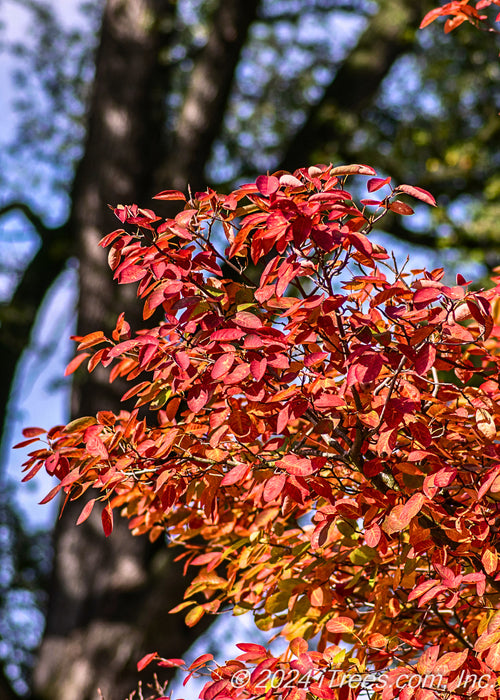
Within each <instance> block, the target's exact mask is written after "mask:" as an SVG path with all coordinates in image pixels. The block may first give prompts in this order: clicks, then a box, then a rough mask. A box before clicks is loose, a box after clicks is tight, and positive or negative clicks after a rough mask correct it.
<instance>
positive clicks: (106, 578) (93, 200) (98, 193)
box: [33, 0, 258, 700]
mask: <svg viewBox="0 0 500 700" xmlns="http://www.w3.org/2000/svg"><path fill="white" fill-rule="evenodd" d="M257 4H258V3H257V0H251V1H246V2H245V3H240V2H239V0H222V1H221V2H220V3H219V6H218V9H217V11H216V12H215V14H214V16H213V30H212V31H211V34H210V39H209V41H208V44H207V46H206V47H205V49H204V50H203V51H202V52H201V54H200V56H199V58H198V64H197V66H196V67H195V70H194V71H193V78H192V81H191V84H190V86H189V87H188V94H189V95H190V99H191V109H190V110H189V114H188V115H186V114H185V113H183V114H181V116H180V119H179V126H178V129H179V128H180V129H181V130H184V132H185V131H186V129H187V128H188V130H189V133H190V141H189V143H186V142H184V144H183V148H184V151H183V155H184V156H186V155H188V152H189V154H190V155H189V163H188V165H187V166H186V167H183V169H182V176H181V178H179V175H177V176H176V177H175V184H176V186H178V187H182V188H184V187H186V184H187V182H188V181H193V180H194V181H195V182H196V183H197V185H198V186H200V187H201V186H203V185H204V176H203V172H204V167H205V163H206V160H207V159H208V156H209V154H210V150H211V145H212V141H213V139H214V138H215V136H216V135H217V133H218V128H220V123H221V116H220V114H221V113H223V112H224V109H225V102H226V100H227V99H228V95H229V91H230V87H231V81H232V79H233V75H234V71H235V66H236V63H237V61H238V59H239V52H240V50H241V47H242V45H243V44H244V41H245V39H246V33H247V29H248V26H249V24H250V23H251V21H253V19H254V18H255V14H256V8H257ZM175 11H176V7H175V2H173V1H172V0H108V2H107V4H106V7H105V11H104V16H103V22H102V33H101V40H100V46H99V50H98V53H97V59H96V73H95V79H94V87H93V96H92V100H91V104H90V111H89V121H88V131H87V140H86V145H85V152H84V156H83V158H82V160H81V162H80V165H79V167H78V170H77V173H76V177H75V181H74V186H73V192H72V208H71V215H70V219H69V222H68V229H69V232H70V234H71V236H72V237H73V239H74V240H75V241H76V242H77V246H78V261H79V286H80V289H79V307H78V334H79V335H84V334H86V333H89V332H91V331H93V330H96V329H108V330H109V329H110V328H113V327H114V324H115V322H116V317H117V315H118V313H119V311H122V310H125V312H126V317H127V320H128V321H129V322H130V323H131V325H132V327H134V326H135V327H136V328H137V324H138V323H140V318H138V317H137V307H138V304H137V302H136V299H135V296H134V289H131V288H130V286H124V287H118V285H116V283H115V282H114V281H113V280H112V274H111V273H110V270H109V267H108V264H107V257H106V253H105V251H103V250H102V248H99V246H98V242H99V240H100V238H101V237H102V236H103V235H104V234H105V233H107V232H109V231H112V230H113V229H114V228H116V227H117V223H118V222H117V221H116V219H115V218H114V216H113V214H112V212H111V211H110V210H109V208H108V206H107V205H108V204H113V205H114V204H118V203H132V202H137V203H139V204H141V205H142V206H147V205H148V201H149V200H150V198H151V196H152V195H153V194H154V193H155V191H158V190H159V189H160V183H159V182H158V179H159V178H158V172H159V170H160V169H162V172H163V173H164V178H165V179H164V183H162V186H163V187H168V186H171V182H172V181H173V179H174V176H173V174H172V173H169V172H168V170H167V171H165V163H166V162H171V163H172V167H174V163H175V154H174V157H173V158H172V157H170V158H168V155H167V143H166V138H165V134H164V124H165V114H164V108H163V105H164V104H165V101H166V94H167V93H168V87H169V71H168V66H167V65H162V63H161V58H162V56H164V55H165V53H166V49H167V48H168V45H169V42H170V40H171V35H172V32H173V31H174V18H175ZM200 76H201V80H202V82H200ZM207 94H208V96H209V100H210V104H211V107H212V113H210V111H207V110H205V108H204V105H205V102H206V98H207ZM188 121H189V127H188V126H187V122H188ZM178 140H179V139H178V138H177V139H175V138H174V139H173V141H174V142H176V141H177V142H178ZM176 145H177V144H176ZM190 149H191V150H190ZM155 180H156V182H155ZM82 377H83V379H82ZM122 393H123V387H120V386H119V385H118V386H115V384H113V385H109V384H108V382H107V379H106V376H105V373H104V372H98V371H96V372H94V373H93V374H92V375H90V376H87V375H85V373H84V372H82V373H80V374H79V376H77V378H76V381H75V384H74V390H73V396H72V415H73V416H77V415H95V413H96V412H97V411H99V410H104V409H110V410H115V411H119V410H120V407H121V406H120V396H121V394H122ZM81 508H82V504H81V503H80V502H79V503H78V505H77V506H76V507H74V506H73V505H72V504H71V503H69V504H68V505H67V506H66V509H65V511H64V514H63V516H62V518H61V519H60V521H59V523H58V525H57V528H56V534H55V558H54V573H53V580H52V585H51V590H50V601H49V610H48V617H47V627H46V632H45V636H44V639H43V642H42V645H41V649H40V653H39V657H38V663H37V665H36V668H35V673H34V683H33V687H34V694H35V696H36V697H37V698H43V699H44V700H45V699H46V700H91V699H92V700H93V699H94V698H96V697H97V689H98V688H99V689H100V690H101V692H102V693H103V695H104V698H105V700H123V698H125V696H127V695H128V694H129V693H130V692H131V691H132V690H134V689H135V688H136V687H137V671H136V662H137V660H138V659H140V658H141V656H142V655H143V654H145V653H147V652H149V651H158V652H159V653H160V654H162V655H163V656H166V657H172V656H175V657H179V656H181V655H182V654H183V653H184V652H185V650H186V649H187V647H188V646H189V645H190V644H191V643H192V641H194V639H195V637H196V636H197V635H198V634H199V633H200V631H201V630H203V625H201V627H200V626H198V627H197V628H196V629H195V630H191V629H189V628H187V627H186V625H185V624H184V622H183V615H182V614H179V615H169V614H168V611H169V610H170V609H171V608H172V607H174V606H175V605H177V604H178V603H179V602H180V601H181V600H182V595H183V593H184V590H185V587H186V582H185V580H183V577H182V573H181V568H180V565H179V564H177V565H175V564H174V563H173V562H172V558H173V556H172V554H171V552H170V551H169V550H167V549H166V548H165V546H164V543H163V542H161V543H160V544H159V545H156V546H152V545H151V544H150V543H149V542H148V541H146V540H145V539H144V538H137V537H132V536H131V535H130V533H129V531H128V523H127V522H126V521H125V520H122V519H120V518H117V519H116V520H115V529H114V531H113V534H112V536H111V537H110V538H109V539H105V538H104V536H103V534H102V526H101V523H100V518H99V514H98V513H97V514H95V516H94V517H92V518H90V519H89V520H88V521H87V522H86V523H84V524H83V525H82V526H80V527H78V528H77V527H75V521H76V519H77V517H78V514H79V513H80V511H81ZM96 510H97V509H96ZM146 675H147V674H144V675H143V676H142V677H143V678H144V677H145V676H146Z"/></svg>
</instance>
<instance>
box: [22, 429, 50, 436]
mask: <svg viewBox="0 0 500 700" xmlns="http://www.w3.org/2000/svg"><path fill="white" fill-rule="evenodd" d="M46 432H47V431H46V430H44V429H43V428H24V430H23V436H24V437H26V438H32V437H36V436H37V435H42V433H46Z"/></svg>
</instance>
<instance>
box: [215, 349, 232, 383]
mask: <svg viewBox="0 0 500 700" xmlns="http://www.w3.org/2000/svg"><path fill="white" fill-rule="evenodd" d="M233 363H234V352H226V353H225V354H224V355H221V356H220V357H219V358H218V360H216V362H215V364H214V366H213V367H212V371H211V373H210V376H211V377H212V379H220V378H221V377H224V376H225V375H226V374H227V373H228V372H229V370H230V369H231V367H232V366H233Z"/></svg>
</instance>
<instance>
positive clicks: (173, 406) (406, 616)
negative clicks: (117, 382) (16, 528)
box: [22, 165, 500, 700]
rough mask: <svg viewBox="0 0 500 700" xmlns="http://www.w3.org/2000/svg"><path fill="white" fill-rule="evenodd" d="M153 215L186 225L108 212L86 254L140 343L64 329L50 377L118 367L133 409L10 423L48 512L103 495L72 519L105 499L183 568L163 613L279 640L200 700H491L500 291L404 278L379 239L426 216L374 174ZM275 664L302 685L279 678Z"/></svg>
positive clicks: (405, 188) (254, 190)
mask: <svg viewBox="0 0 500 700" xmlns="http://www.w3.org/2000/svg"><path fill="white" fill-rule="evenodd" d="M359 176H365V177H366V176H367V177H368V180H367V182H366V190H367V196H366V197H365V198H362V199H361V200H360V201H359V202H357V201H356V199H355V198H354V197H353V196H352V195H351V193H350V191H349V189H347V188H348V187H350V183H351V181H353V179H355V180H356V183H357V184H359V180H360V177H359ZM157 198H158V199H160V200H178V201H180V202H183V203H184V208H183V209H182V211H180V212H179V213H178V214H177V215H176V216H175V217H174V218H171V219H162V218H160V217H158V216H156V214H155V213H154V212H153V211H151V210H149V209H141V208H139V207H137V206H136V205H131V206H121V205H120V206H118V207H117V208H116V209H115V214H116V216H117V217H118V219H119V220H120V222H121V224H122V226H123V228H119V229H117V230H116V231H114V232H113V233H111V234H109V235H107V236H106V237H105V238H104V239H103V240H102V242H101V244H102V245H103V246H106V247H109V262H110V266H111V268H112V270H113V271H114V278H115V279H116V280H117V281H118V283H120V284H130V283H132V284H134V283H138V286H137V295H138V297H139V298H140V299H141V301H142V303H143V309H144V311H143V315H144V318H145V319H149V320H150V321H149V325H148V328H147V329H144V330H139V331H137V333H134V332H133V331H132V330H131V328H130V327H129V325H128V323H127V321H126V319H125V318H124V317H123V315H122V316H120V317H119V319H118V321H117V324H116V328H115V330H114V332H113V334H112V337H111V338H107V337H105V336H104V334H103V333H102V332H99V331H97V332H94V333H91V334H90V335H87V336H85V337H80V338H77V340H78V343H79V345H78V350H79V354H78V355H77V356H76V358H75V359H74V360H73V361H72V362H71V363H70V365H69V367H68V370H67V371H68V372H72V371H74V370H76V369H77V367H78V366H79V365H80V364H81V363H86V364H87V367H88V369H89V371H93V370H94V369H95V368H96V367H97V365H99V364H100V365H103V366H105V367H110V379H111V381H113V380H114V379H116V378H117V377H123V378H126V379H127V380H128V381H129V382H130V389H129V390H128V391H127V392H126V394H125V397H124V398H130V397H134V396H135V397H136V409H135V410H133V411H132V412H126V411H121V412H120V413H119V414H118V415H115V414H113V413H111V412H104V411H103V412H100V413H98V414H97V416H95V417H94V416H87V417H82V418H79V419H77V420H75V421H72V422H71V423H70V424H69V425H67V426H58V427H55V428H53V429H52V430H50V431H49V432H48V433H46V434H45V431H42V430H40V429H33V428H32V429H27V430H26V431H25V437H26V438H27V440H26V441H25V442H24V443H22V444H27V443H28V442H34V441H37V440H40V439H42V440H45V441H46V446H45V447H42V448H41V449H36V450H35V451H34V452H33V453H31V457H30V459H29V461H28V462H27V464H26V472H27V473H26V476H25V479H30V478H32V477H33V476H34V475H35V474H36V473H37V472H38V471H39V470H40V469H41V468H45V469H46V470H47V471H48V472H49V473H50V474H53V475H54V476H55V477H56V478H57V479H58V484H57V486H56V487H55V488H54V489H53V490H52V491H51V492H50V494H49V495H48V496H47V497H46V499H45V500H49V499H50V498H53V497H54V496H55V495H56V494H57V493H58V492H59V491H61V490H62V491H63V492H64V493H65V494H66V498H69V499H76V498H78V497H80V496H81V495H82V494H83V493H84V492H86V491H87V490H88V489H90V488H92V489H94V491H93V493H95V497H94V498H93V499H91V500H90V501H88V502H87V503H86V505H85V506H84V508H83V510H82V513H81V516H80V519H79V522H81V521H83V520H84V519H86V518H87V517H88V516H89V514H90V512H91V510H92V508H94V507H97V508H99V509H100V511H101V517H102V525H103V528H104V531H105V533H106V534H107V535H108V534H110V533H111V531H112V528H113V514H114V513H118V512H121V513H122V514H123V515H125V516H126V517H128V518H129V519H130V527H131V528H132V530H133V532H134V534H137V535H140V534H148V536H149V537H150V538H151V539H156V538H158V537H160V536H162V535H164V534H167V537H168V540H169V542H171V543H172V544H175V545H179V544H182V545H183V546H184V553H183V554H181V557H183V558H184V560H185V565H186V567H188V566H189V567H198V568H199V573H198V575H197V576H196V578H195V579H194V581H193V582H192V584H191V585H190V586H189V588H188V590H187V591H186V600H185V602H184V603H182V604H181V606H180V608H183V609H185V610H186V622H187V624H188V625H194V624H196V623H197V622H198V621H199V620H200V619H201V618H202V616H204V615H205V614H210V613H216V612H221V611H223V610H227V609H231V610H232V611H233V614H236V615H237V614H241V613H244V612H246V611H248V610H252V611H253V612H254V616H255V621H256V624H257V625H258V627H260V628H261V629H264V630H276V631H277V632H278V633H279V634H281V635H283V636H284V637H285V638H286V639H287V640H288V641H289V643H290V644H289V648H288V650H287V652H286V653H284V654H282V655H278V656H276V657H275V656H273V655H272V654H271V652H270V651H269V650H267V649H266V648H264V647H262V646H259V645H255V644H242V645H240V646H241V650H242V652H243V653H242V654H241V655H240V656H239V657H238V658H236V659H234V660H231V661H228V662H226V663H225V664H224V665H222V666H217V667H211V666H210V663H211V661H212V657H211V656H210V655H207V656H206V658H202V660H201V661H200V662H199V663H198V664H195V667H196V668H197V669H198V670H199V668H201V667H204V666H205V665H207V664H208V665H209V668H211V669H212V671H211V673H212V675H211V677H210V679H209V680H208V682H207V685H206V686H205V690H204V694H203V697H204V698H205V700H211V699H212V698H250V697H260V696H264V695H265V697H283V698H289V699H290V700H305V698H306V697H318V698H337V697H339V698H344V697H345V698H347V697H356V696H357V695H358V694H359V693H361V692H363V690H362V687H361V686H358V687H357V688H351V687H350V686H349V685H346V684H345V683H344V684H343V685H342V684H341V683H340V681H339V679H338V678H337V677H336V674H338V670H339V669H341V670H342V671H344V672H345V673H348V672H351V673H352V672H353V671H356V673H358V674H363V673H367V672H369V671H370V672H372V671H382V670H383V671H384V672H385V674H386V678H385V684H384V688H383V689H382V688H378V689H377V688H376V687H375V685H374V684H373V683H372V686H373V687H372V693H373V696H374V697H378V696H379V695H377V693H379V694H380V697H382V698H383V699H384V700H386V699H388V698H392V697H396V696H401V697H403V695H404V694H405V693H406V695H405V697H407V698H409V697H413V695H415V697H416V698H417V700H427V698H431V697H440V696H441V695H442V692H443V691H442V690H437V691H434V690H432V689H430V690H427V689H422V688H415V687H412V688H410V687H409V686H407V687H405V689H404V691H401V687H400V686H398V684H397V683H398V678H399V677H400V676H401V674H402V672H403V671H404V672H405V673H407V672H408V669H410V670H411V671H412V673H413V674H415V675H418V676H419V677H421V676H424V675H426V674H429V673H439V674H441V675H442V676H443V677H444V679H445V681H444V682H445V683H446V689H447V691H448V692H451V695H449V696H448V697H459V693H460V692H462V693H463V692H465V691H464V690H463V682H464V681H463V679H464V673H466V674H471V675H472V674H475V675H476V676H481V677H483V676H484V677H487V678H488V680H489V681H491V684H492V685H489V686H488V687H487V689H486V690H483V689H481V693H482V694H483V695H484V694H485V693H493V696H494V693H495V691H494V690H492V688H493V687H494V683H495V680H496V677H497V673H498V672H499V671H500V631H499V630H500V628H499V625H500V614H499V613H497V612H496V610H497V607H498V596H499V588H500V576H499V575H498V573H497V572H498V571H499V565H498V554H497V548H498V543H497V540H498V518H499V509H498V501H497V499H498V494H499V492H500V459H499V457H500V449H499V446H498V444H497V440H496V434H497V427H496V426H497V423H498V421H499V420H500V409H499V398H500V389H499V384H498V375H499V369H500V367H499V365H500V356H499V354H498V340H499V336H500V326H498V325H497V324H496V322H495V318H496V309H497V307H498V303H499V302H498V296H499V292H500V286H492V287H491V288H490V289H486V290H479V291H475V290H473V289H472V288H471V286H470V285H471V283H470V281H468V280H466V279H464V278H463V277H462V276H461V275H460V274H459V275H457V279H456V283H455V284H452V285H450V284H446V283H445V282H443V275H444V272H443V270H442V269H437V270H432V271H427V270H412V271H409V270H407V269H406V266H405V265H403V266H398V264H397V263H396V261H395V259H394V257H391V256H390V255H389V254H388V253H387V251H386V250H385V249H384V248H383V247H382V246H381V245H379V244H377V243H375V242H372V240H371V237H370V233H371V232H372V230H373V228H374V226H375V225H376V223H377V222H378V221H379V220H380V219H382V218H383V217H384V216H385V215H386V214H387V213H388V212H393V213H395V214H396V215H405V216H406V215H411V214H412V213H413V209H412V208H411V206H410V204H409V203H408V202H409V201H411V199H413V200H416V201H421V202H424V203H426V204H428V205H435V202H434V199H433V197H432V195H430V194H429V193H428V192H426V191H425V190H422V189H420V188H418V187H415V186H411V185H405V184H401V185H398V186H395V187H393V186H392V185H391V182H390V179H389V178H387V179H385V178H379V177H377V175H376V173H375V171H374V170H373V169H372V168H370V167H368V166H365V165H348V166H338V167H333V166H331V165H323V166H316V167H311V168H308V169H306V168H303V169H300V170H298V171H296V172H295V173H294V174H290V173H286V172H283V171H280V172H277V173H274V174H272V175H262V176H260V177H259V178H257V180H256V182H255V183H251V184H247V185H243V186H241V187H239V188H238V189H237V190H235V191H234V192H232V193H230V194H229V195H220V194H218V193H216V192H214V191H212V190H208V191H207V192H204V193H198V194H196V196H194V197H191V198H190V199H189V200H187V201H186V198H185V196H184V194H182V193H181V192H177V191H166V192H162V193H160V194H159V195H158V196H157ZM264 265H265V266H264ZM259 266H264V267H263V269H262V267H259ZM256 271H257V272H256ZM229 273H231V274H230V275H229ZM495 281H500V280H495ZM495 281H494V282H495ZM151 321H153V322H156V325H153V323H151ZM145 406H146V407H147V408H148V409H149V410H148V412H147V413H146V416H145V417H142V416H141V414H140V409H141V407H145ZM343 642H344V643H345V644H347V645H349V648H350V650H349V651H347V647H346V646H345V644H344V645H342V643H343ZM154 658H155V654H154V652H152V653H151V654H150V655H148V657H146V658H145V659H144V660H142V662H141V664H140V666H141V667H143V666H144V665H146V663H148V662H150V661H151V660H153V659H154ZM159 662H160V664H164V665H172V664H181V663H182V662H181V660H170V661H168V660H159ZM247 667H248V668H249V669H250V670H251V672H252V673H251V675H250V676H249V680H248V683H246V684H245V685H244V686H243V687H238V685H237V684H235V683H234V682H232V678H233V676H234V674H235V672H237V671H241V670H242V669H243V670H244V669H246V668H247ZM335 669H336V670H335ZM192 670H196V669H192ZM278 671H279V672H280V674H281V675H280V676H279V678H282V679H285V680H286V679H290V678H294V677H295V676H294V674H297V673H298V674H300V676H301V679H302V678H304V677H306V676H307V679H308V682H307V684H305V683H302V685H300V684H298V683H289V684H288V685H286V684H284V683H281V684H280V683H278V684H276V683H274V684H273V682H272V681H273V679H275V678H276V675H272V674H276V672H278ZM263 678H264V679H265V680H266V683H267V685H266V684H264V685H263ZM264 686H265V687H264ZM455 691H456V692H455ZM308 693H311V694H312V695H308ZM402 693H403V694H402Z"/></svg>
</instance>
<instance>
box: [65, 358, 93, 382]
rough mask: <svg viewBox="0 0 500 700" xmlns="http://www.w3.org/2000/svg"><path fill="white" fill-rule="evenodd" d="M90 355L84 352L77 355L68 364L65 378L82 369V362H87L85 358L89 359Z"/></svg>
mask: <svg viewBox="0 0 500 700" xmlns="http://www.w3.org/2000/svg"><path fill="white" fill-rule="evenodd" d="M89 356H90V353H89V352H82V353H81V355H77V356H76V357H74V358H73V359H72V360H71V362H70V363H69V364H68V366H67V367H66V369H65V371H64V376H65V377H67V376H68V375H69V374H73V372H74V371H75V370H76V369H78V367H80V365H81V364H82V362H83V361H84V360H85V358H87V357H89Z"/></svg>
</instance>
